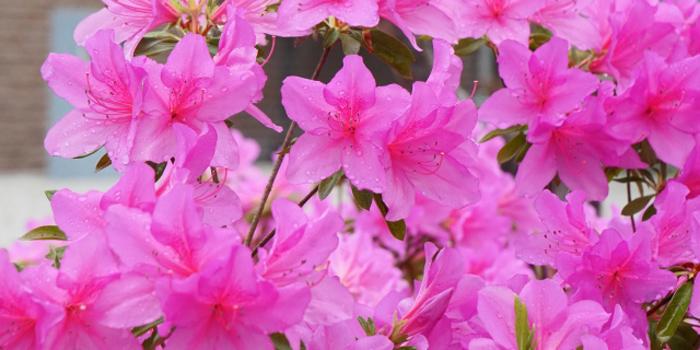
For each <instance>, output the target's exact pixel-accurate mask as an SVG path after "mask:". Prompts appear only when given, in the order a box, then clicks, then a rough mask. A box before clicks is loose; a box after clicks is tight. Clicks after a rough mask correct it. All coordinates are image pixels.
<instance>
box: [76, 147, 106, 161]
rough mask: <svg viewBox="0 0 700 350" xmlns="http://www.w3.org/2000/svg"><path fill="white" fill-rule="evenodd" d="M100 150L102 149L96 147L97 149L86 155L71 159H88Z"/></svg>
mask: <svg viewBox="0 0 700 350" xmlns="http://www.w3.org/2000/svg"><path fill="white" fill-rule="evenodd" d="M100 149H102V147H98V148H96V149H95V150H94V151H90V152H88V153H85V154H82V155H79V156H77V157H73V159H83V158H86V157H89V156H91V155H93V154H95V153H96V152H97V151H99V150H100Z"/></svg>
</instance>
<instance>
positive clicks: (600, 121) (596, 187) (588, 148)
mask: <svg viewBox="0 0 700 350" xmlns="http://www.w3.org/2000/svg"><path fill="white" fill-rule="evenodd" d="M527 139H528V141H529V142H532V146H531V147H530V148H529V149H528V151H527V154H526V155H525V158H524V159H523V161H522V163H521V164H520V168H519V171H518V173H517V174H516V176H515V183H516V187H517V188H516V193H518V194H522V195H526V196H534V195H536V194H537V193H539V192H540V191H541V190H542V188H543V187H545V186H546V185H547V183H549V181H550V180H551V179H552V178H554V175H555V174H558V175H559V178H560V179H561V181H562V182H563V183H564V184H566V186H567V187H569V188H571V189H572V190H584V191H585V192H586V195H587V197H588V199H590V200H598V201H600V200H603V199H605V197H607V195H608V181H607V178H606V177H605V173H604V172H603V169H602V167H601V166H600V165H601V163H602V164H604V165H606V166H620V167H625V168H646V167H647V164H645V163H642V162H641V161H640V160H639V157H638V156H637V155H636V154H635V153H633V152H630V150H631V148H630V142H629V141H628V140H625V139H621V138H619V137H618V136H617V135H615V134H613V132H612V131H611V130H610V128H609V126H608V124H606V117H605V112H604V110H603V108H602V103H601V98H600V97H596V96H589V97H588V98H586V99H585V101H584V105H583V107H582V108H581V109H578V110H576V111H573V112H571V113H570V114H569V115H568V116H567V117H566V119H565V120H563V122H562V123H561V125H560V126H557V127H552V126H550V125H549V124H541V126H540V127H539V128H538V130H536V131H529V132H528V135H527Z"/></svg>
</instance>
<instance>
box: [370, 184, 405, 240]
mask: <svg viewBox="0 0 700 350" xmlns="http://www.w3.org/2000/svg"><path fill="white" fill-rule="evenodd" d="M374 202H375V203H377V208H379V211H380V212H381V213H382V216H383V217H385V218H386V213H388V212H389V208H388V207H387V206H386V204H385V203H384V201H383V200H382V195H381V194H378V193H374ZM384 222H386V225H387V227H389V231H391V235H392V236H394V237H395V238H396V239H398V240H400V241H403V239H404V238H405V237H406V222H405V221H404V220H403V219H401V220H399V221H386V219H385V220H384Z"/></svg>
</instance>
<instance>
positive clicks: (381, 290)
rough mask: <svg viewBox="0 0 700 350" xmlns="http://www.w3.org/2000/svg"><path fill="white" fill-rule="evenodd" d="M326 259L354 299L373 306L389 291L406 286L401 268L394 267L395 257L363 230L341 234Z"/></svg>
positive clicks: (331, 269) (399, 289)
mask: <svg viewBox="0 0 700 350" xmlns="http://www.w3.org/2000/svg"><path fill="white" fill-rule="evenodd" d="M329 260H330V266H329V270H330V271H331V272H332V273H333V274H334V275H336V276H338V277H339V278H340V282H341V283H342V284H343V285H344V286H345V287H347V288H348V290H349V291H350V293H351V294H352V296H353V297H354V298H355V300H356V301H357V302H358V303H362V304H364V305H367V306H370V307H374V306H376V305H377V303H379V301H380V300H381V299H382V298H383V297H384V296H385V295H387V294H388V293H389V292H391V291H399V292H402V291H405V290H407V289H408V283H406V281H405V280H404V279H403V278H402V273H401V270H399V269H398V268H396V267H394V265H395V264H396V259H394V257H393V256H392V255H391V253H389V252H388V251H386V250H384V249H381V248H379V247H378V246H377V245H376V244H375V243H374V242H373V241H372V237H371V236H370V235H369V233H367V232H365V231H362V230H359V231H358V230H356V231H355V232H354V233H353V234H351V235H348V234H344V235H341V236H340V244H339V245H338V248H337V249H336V250H335V251H333V253H332V254H331V256H330V257H329Z"/></svg>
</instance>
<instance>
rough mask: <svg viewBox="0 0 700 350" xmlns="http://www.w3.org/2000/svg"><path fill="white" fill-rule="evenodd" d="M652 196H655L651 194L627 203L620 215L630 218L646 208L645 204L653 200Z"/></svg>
mask: <svg viewBox="0 0 700 350" xmlns="http://www.w3.org/2000/svg"><path fill="white" fill-rule="evenodd" d="M654 196H656V195H655V194H651V195H648V196H644V197H639V198H635V199H634V200H633V201H631V202H629V203H627V205H625V207H624V208H622V215H624V216H631V215H634V214H637V213H639V212H640V211H642V209H644V207H646V206H647V204H649V201H650V200H651V199H652V198H654Z"/></svg>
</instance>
